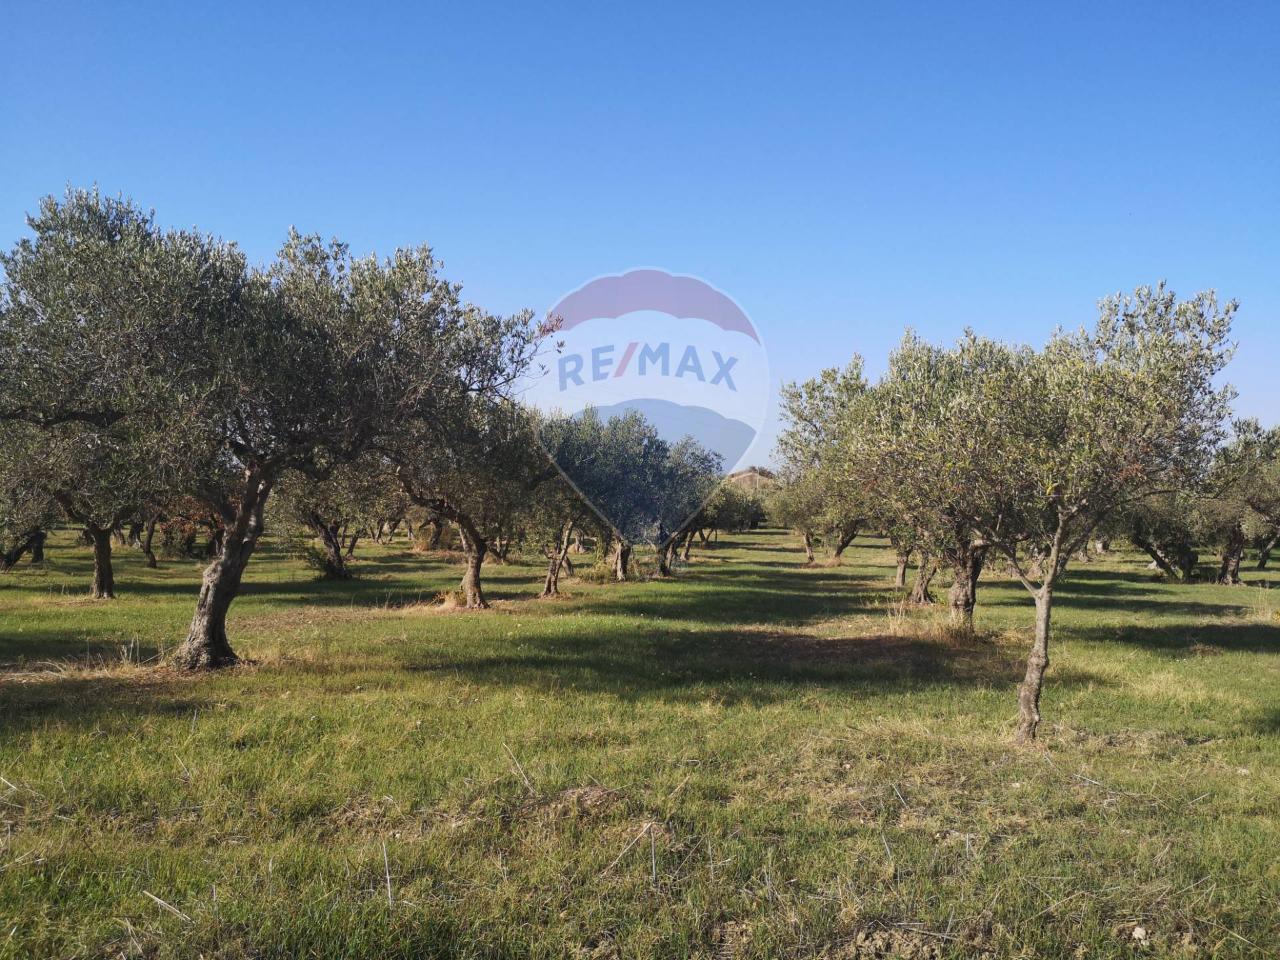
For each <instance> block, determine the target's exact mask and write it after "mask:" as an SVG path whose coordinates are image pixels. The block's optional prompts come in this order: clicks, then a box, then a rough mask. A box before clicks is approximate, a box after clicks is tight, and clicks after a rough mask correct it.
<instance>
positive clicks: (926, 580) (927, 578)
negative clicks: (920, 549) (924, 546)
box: [911, 554, 938, 607]
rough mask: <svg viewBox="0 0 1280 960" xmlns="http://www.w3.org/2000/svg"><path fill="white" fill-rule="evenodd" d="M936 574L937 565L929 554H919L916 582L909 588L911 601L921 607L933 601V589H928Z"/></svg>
mask: <svg viewBox="0 0 1280 960" xmlns="http://www.w3.org/2000/svg"><path fill="white" fill-rule="evenodd" d="M937 574H938V565H937V564H936V563H934V562H933V559H932V558H931V557H929V556H926V555H924V554H921V556H920V566H918V567H917V568H916V582H915V584H914V586H912V588H911V602H912V603H914V604H918V605H920V606H922V607H924V606H929V605H930V604H932V603H933V602H934V600H933V591H931V590H930V589H929V587H930V585H931V584H932V583H933V578H934V577H935V576H937Z"/></svg>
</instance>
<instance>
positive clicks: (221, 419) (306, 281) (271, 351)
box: [174, 233, 534, 668]
mask: <svg viewBox="0 0 1280 960" xmlns="http://www.w3.org/2000/svg"><path fill="white" fill-rule="evenodd" d="M459 294H460V288H459V287H458V285H457V284H454V283H450V282H449V281H447V280H445V279H444V278H443V277H442V276H441V275H440V273H439V269H438V264H437V262H436V261H435V259H434V258H433V257H432V255H431V251H430V250H429V249H427V248H425V247H420V248H416V249H408V250H398V251H396V253H395V254H394V255H392V256H391V257H389V258H387V259H385V260H384V259H379V258H377V257H374V256H369V257H364V258H354V257H352V255H351V254H350V251H349V249H348V248H347V247H346V246H345V245H344V244H341V243H338V242H336V241H335V242H332V243H328V244H326V243H324V242H323V241H322V240H320V239H319V238H318V237H304V236H300V235H298V234H297V233H291V234H290V236H289V239H288V241H287V242H286V243H285V244H284V246H283V248H282V249H281V251H280V253H279V254H278V256H277V258H276V260H275V262H274V263H273V264H272V265H271V266H270V268H269V269H267V270H265V271H261V272H255V273H252V274H250V275H249V276H247V277H246V278H245V281H244V283H243V289H242V291H241V292H240V295H239V296H238V297H237V298H236V301H235V304H234V309H231V310H227V311H224V312H222V313H219V314H218V315H217V317H216V320H217V321H218V322H215V323H209V324H207V325H206V326H205V327H204V329H203V330H202V337H201V339H200V341H199V342H198V343H197V344H196V345H195V346H194V348H195V349H198V350H201V351H203V352H205V353H207V355H208V356H210V357H211V358H213V362H214V364H215V367H216V369H217V371H218V378H217V380H218V384H219V387H220V392H219V394H218V396H217V401H218V417H217V419H216V421H215V422H216V423H217V424H218V426H219V457H220V458H221V460H222V461H223V462H224V463H226V464H229V465H230V467H231V468H233V469H234V470H235V472H236V474H237V476H238V478H239V479H238V482H237V484H236V486H235V488H234V489H233V490H231V491H227V490H226V488H225V487H224V486H223V485H221V484H219V485H218V488H217V489H216V490H211V491H207V495H208V502H210V504H211V505H212V506H213V507H214V508H215V509H216V510H217V512H218V514H219V515H220V516H221V518H222V520H223V523H224V526H225V533H224V534H223V536H222V539H221V547H220V550H219V551H218V554H217V556H216V557H215V558H214V559H213V562H212V563H211V564H210V565H209V567H208V568H207V569H206V570H205V574H204V578H203V582H202V585H201V590H200V596H199V599H198V601H197V605H196V612H195V615H194V617H193V618H192V623H191V628H190V631H189V633H188V636H187V639H186V641H185V642H184V643H183V645H182V647H181V648H180V649H179V650H178V652H177V654H176V655H175V658H174V659H175V661H176V662H177V663H178V664H180V665H182V666H185V667H189V668H201V667H216V666H222V665H225V664H229V663H233V662H234V661H235V659H236V655H235V653H234V651H233V650H232V648H231V645H230V643H229V642H228V640H227V635H226V616H227V611H228V609H229V607H230V605H231V602H232V600H234V598H235V596H236V594H237V592H238V590H239V586H240V581H241V578H242V576H243V574H244V570H245V567H246V565H247V564H248V562H249V559H250V557H251V556H252V555H253V552H254V549H255V547H256V546H257V543H258V541H259V538H260V537H261V535H262V531H263V525H264V508H265V506H266V503H267V499H268V497H269V496H270V494H271V491H272V490H273V489H274V487H275V486H276V484H277V483H278V481H279V480H280V479H281V477H283V476H284V475H286V474H288V473H292V472H297V473H301V474H304V475H305V476H308V477H311V478H313V479H323V478H324V477H326V476H328V475H330V474H331V472H332V471H333V470H335V469H337V468H338V467H339V466H340V465H342V464H344V463H350V462H352V461H353V460H355V459H356V458H357V457H359V456H360V455H361V454H362V453H363V452H365V451H366V450H371V449H378V448H379V445H384V446H393V445H395V444H398V443H399V438H400V437H401V436H402V435H404V434H406V433H409V434H412V435H413V436H415V437H419V438H421V437H428V436H429V437H431V438H432V439H433V440H434V441H435V442H437V443H443V442H444V441H446V440H447V439H449V436H448V430H449V429H450V428H451V427H456V426H457V424H458V417H457V415H456V413H455V408H456V407H457V406H458V405H459V404H460V403H462V402H463V400H464V399H466V398H468V397H475V396H487V395H489V394H492V393H495V392H498V391H501V390H502V389H504V388H505V386H506V385H508V384H509V383H510V377H511V363H510V361H509V356H508V354H509V353H511V352H512V351H515V352H517V353H520V352H522V351H524V352H527V346H528V344H529V343H530V342H531V341H532V340H533V339H534V331H533V330H532V328H530V325H529V323H528V317H527V315H520V316H518V317H514V318H509V319H506V320H503V319H502V318H495V317H492V316H490V315H488V314H485V313H483V311H480V310H478V309H477V308H475V307H473V306H471V305H469V304H465V303H463V302H462V301H461V299H460V296H459Z"/></svg>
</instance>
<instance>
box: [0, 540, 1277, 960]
mask: <svg viewBox="0 0 1280 960" xmlns="http://www.w3.org/2000/svg"><path fill="white" fill-rule="evenodd" d="M860 543H862V545H861V546H859V547H857V548H856V549H854V550H852V551H851V553H852V556H851V557H850V558H849V559H848V561H847V562H846V564H845V565H844V566H842V567H839V568H828V567H821V566H819V567H813V568H805V567H803V566H801V565H800V560H801V556H800V553H799V550H798V549H797V544H796V543H795V542H794V540H793V539H792V538H791V537H789V536H788V535H786V534H784V533H782V532H781V531H762V532H760V533H756V534H752V535H749V536H744V537H736V538H730V540H728V541H726V542H723V543H722V544H720V545H718V546H717V547H716V548H715V549H712V550H706V551H702V552H701V553H700V555H698V556H697V558H696V560H695V562H694V563H693V564H692V565H691V567H689V568H688V570H687V571H685V572H684V574H683V575H682V576H681V577H680V578H679V579H677V580H674V581H669V582H645V583H633V584H627V585H595V584H585V583H580V582H577V581H572V580H570V581H567V583H566V584H565V586H566V588H567V590H568V591H569V592H570V593H571V594H572V596H570V597H569V598H567V599H564V600H561V601H556V602H546V601H537V600H534V599H531V598H532V597H533V595H534V594H535V593H536V591H537V587H538V582H539V579H540V570H539V569H538V568H537V567H536V566H532V565H530V566H523V565H518V564H513V565H510V566H506V567H493V568H492V569H490V570H489V578H488V579H489V584H488V589H489V592H490V595H491V598H493V599H496V600H497V601H499V603H498V604H497V608H496V609H494V610H492V611H489V612H483V613H475V614H468V613H457V612H453V613H447V612H440V611H438V610H435V609H432V608H430V607H429V606H428V605H427V601H429V600H430V599H431V598H432V597H434V596H435V595H436V594H437V593H439V592H440V591H443V590H446V589H450V588H453V587H454V586H456V580H457V578H458V575H459V570H458V568H457V567H456V566H452V565H449V564H448V563H446V562H444V561H443V560H441V559H432V558H430V557H426V558H424V557H421V556H415V555H411V554H408V553H405V552H401V551H400V550H396V549H385V548H380V547H377V546H376V545H373V544H367V545H365V547H364V549H363V559H362V561H361V562H360V563H359V564H358V567H357V569H358V573H359V579H357V580H355V581H352V582H349V583H323V582H317V581H315V580H314V579H312V575H311V574H310V573H309V572H307V571H305V570H304V569H303V568H302V567H301V565H300V564H298V563H296V562H295V561H292V560H290V559H288V558H286V557H284V556H281V555H273V554H272V552H271V551H270V550H269V549H268V550H267V551H266V552H264V554H263V555H261V556H259V557H258V558H256V559H255V560H254V562H253V563H252V564H251V566H250V570H249V573H248V576H247V582H246V588H245V592H244V594H243V596H242V597H241V598H240V599H239V600H238V601H237V602H236V605H235V607H234V608H233V610H232V617H231V630H232V635H233V643H234V644H235V645H236V647H237V649H238V650H239V651H240V653H241V654H242V655H245V656H248V657H250V658H252V659H253V660H254V661H255V663H254V664H253V665H251V666H246V667H242V668H238V669H236V670H233V671H228V672H225V673H222V674H219V675H214V676H181V675H177V674H174V673H172V672H169V671H167V670H164V669H159V668H156V667H155V666H152V665H147V664H143V665H139V664H137V663H136V661H137V660H146V659H148V658H151V657H154V656H156V655H157V654H158V653H160V652H162V651H163V649H165V648H166V647H170V646H172V645H173V644H175V643H176V642H177V641H178V640H180V639H181V637H182V636H183V633H184V627H185V625H186V622H187V620H188V619H189V617H190V613H191V608H192V605H193V603H194V591H195V585H196V583H197V581H198V576H199V568H198V566H197V565H195V564H191V563H186V562H176V561H170V562H165V563H163V564H162V568H161V569H160V570H157V571H149V570H147V569H145V567H144V566H143V565H142V564H141V563H140V562H139V559H138V558H137V556H136V554H135V553H134V552H133V551H120V553H121V556H120V557H119V563H118V568H117V580H118V586H119V593H120V599H118V600H116V601H114V602H107V603H95V602H92V601H89V600H87V599H85V598H84V591H85V589H86V588H87V583H88V562H89V556H88V551H87V550H85V549H83V548H78V547H74V546H72V545H71V543H70V539H69V537H67V536H65V535H64V536H61V537H60V538H59V539H57V540H56V541H55V542H54V543H53V545H52V547H51V550H50V561H51V562H50V563H49V564H48V565H47V567H46V568H45V569H43V570H36V569H31V568H29V567H23V568H20V569H19V570H17V571H15V572H14V573H11V574H9V575H7V576H6V577H4V578H3V580H0V664H3V666H0V776H2V777H3V778H4V779H3V781H0V958H5V960H8V958H14V960H17V958H24V960H25V958H32V957H35V958H43V957H99V956H110V957H116V956H125V957H129V956H139V957H196V956H202V957H227V958H235V957H262V958H268V957H270V958H276V957H279V958H286V957H287V958H294V957H316V958H320V957H325V958H328V957H349V958H372V957H405V958H419V957H436V956H440V957H583V958H586V957H595V958H605V957H673V958H676V957H679V958H683V957H716V958H726V960H727V958H739V957H744V958H745V957H761V958H764V957H769V958H773V957H797V958H801V957H814V958H817V957H826V958H833V960H834V958H855V957H879V956H909V957H934V956H938V957H951V956H954V957H975V956H991V957H1013V956H1025V957H1084V956H1088V957H1111V956H1139V955H1141V956H1185V957H1198V956H1223V957H1248V956H1275V955H1277V954H1280V926H1278V924H1280V920H1278V918H1280V862H1278V860H1277V852H1278V851H1280V819H1278V811H1280V799H1278V798H1280V658H1278V656H1277V655H1278V654H1280V618H1277V614H1276V610H1277V608H1280V603H1269V602H1268V598H1269V597H1270V596H1277V597H1280V594H1274V593H1266V592H1264V591H1262V590H1259V589H1256V588H1223V587H1215V586H1208V585H1195V586H1177V585H1169V584H1164V583H1160V582H1157V581H1155V580H1153V579H1152V576H1151V574H1150V572H1149V571H1147V570H1146V569H1145V567H1144V565H1143V564H1142V563H1140V562H1139V561H1138V560H1137V559H1136V558H1132V557H1130V558H1117V559H1115V560H1111V561H1107V562H1094V563H1091V564H1083V565H1080V566H1078V567H1077V568H1076V570H1075V572H1074V574H1073V575H1072V576H1071V578H1070V582H1069V584H1068V585H1067V587H1066V588H1065V589H1063V590H1062V591H1061V593H1060V601H1059V612H1058V614H1057V617H1056V624H1057V627H1058V634H1057V643H1056V645H1055V647H1054V649H1053V651H1052V659H1053V662H1052V665H1051V667H1050V671H1049V676H1048V681H1047V689H1046V694H1045V702H1044V713H1045V717H1046V724H1045V727H1044V728H1043V731H1042V733H1043V738H1042V741H1041V743H1040V744H1039V745H1038V746H1037V747H1034V748H1029V749H1022V748H1017V747H1015V746H1013V745H1012V744H1011V742H1010V740H1009V733H1010V729H1011V724H1012V720H1013V714H1014V684H1015V683H1016V681H1017V679H1018V677H1019V676H1020V673H1021V659H1022V657H1023V655H1024V650H1025V646H1026V642H1027V634H1028V627H1029V624H1030V619H1031V609H1030V604H1029V601H1028V599H1027V597H1026V595H1025V593H1024V592H1023V591H1022V589H1021V588H1020V587H1015V586H1013V585H1012V584H1011V583H1009V582H1007V581H1002V580H1000V579H999V575H998V573H993V575H992V577H991V579H990V580H984V582H983V588H982V591H981V593H980V598H979V608H978V627H979V631H980V636H979V637H978V638H976V639H972V640H957V639H954V638H948V637H947V635H946V632H945V631H943V630H939V629H936V627H935V624H934V621H933V615H931V614H928V613H926V614H922V615H919V616H913V617H911V618H909V619H908V620H906V621H903V620H902V619H901V618H897V617H895V616H893V615H892V601H893V599H894V595H893V593H892V591H891V590H889V589H888V579H887V578H888V575H889V573H890V562H889V561H890V557H889V552H888V550H887V549H886V548H885V547H884V545H883V544H880V543H878V542H876V541H860ZM1250 576H1251V577H1255V578H1258V577H1261V579H1263V580H1265V576H1266V575H1258V574H1252V573H1251V574H1250ZM1272 582H1273V583H1276V582H1277V578H1275V577H1272ZM1277 585H1280V584H1277ZM384 858H385V859H384ZM1135 927H1141V928H1143V929H1144V930H1145V931H1146V939H1145V941H1144V940H1142V939H1135V937H1134V930H1135Z"/></svg>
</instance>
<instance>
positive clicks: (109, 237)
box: [0, 190, 243, 597]
mask: <svg viewBox="0 0 1280 960" xmlns="http://www.w3.org/2000/svg"><path fill="white" fill-rule="evenodd" d="M27 223H28V226H29V228H30V230H31V233H32V236H30V237H27V238H24V239H22V240H20V241H19V242H18V243H17V244H16V245H15V246H14V247H13V248H12V249H11V250H9V251H7V252H5V253H3V254H0V267H3V270H4V284H3V288H2V293H0V423H4V424H6V425H7V429H8V430H9V431H10V433H11V434H12V431H15V430H25V431H26V433H27V441H26V442H23V443H14V442H11V443H10V444H9V446H10V450H9V453H8V459H9V460H10V467H11V469H9V470H7V471H6V473H7V476H8V477H10V478H19V477H20V478H23V479H24V482H25V484H26V487H25V491H26V493H25V495H26V496H27V497H28V498H29V499H32V500H33V501H41V502H43V501H44V500H48V499H52V500H53V501H54V502H56V503H57V504H59V505H60V507H61V509H62V511H63V512H64V513H65V515H66V516H68V517H69V518H71V519H72V520H74V521H76V522H77V523H80V524H82V525H83V526H84V527H85V530H86V533H87V534H88V536H89V539H90V541H91V542H92V544H93V546H94V560H95V563H94V584H93V594H94V596H97V597H110V596H112V595H113V592H114V578H113V576H112V571H111V532H112V530H113V529H114V528H115V527H116V526H117V525H118V524H120V523H121V522H122V521H124V520H125V519H127V518H129V517H130V516H132V515H133V514H135V513H136V512H137V511H138V510H139V509H140V508H141V506H142V505H143V504H144V503H146V502H148V501H149V500H153V499H156V498H157V497H160V496H163V495H165V494H166V493H167V492H168V491H170V490H172V489H173V488H174V487H175V485H177V484H179V483H180V482H181V479H180V478H182V477H184V476H185V473H186V471H187V470H188V468H190V467H192V465H193V464H194V463H195V462H196V461H198V459H199V454H198V453H197V452H196V451H197V450H199V449H201V448H202V446H203V443H204V441H205V439H206V438H205V436H204V430H203V427H204V422H205V421H204V419H203V416H202V412H205V411H206V409H207V408H205V407H204V406H203V405H204V404H205V402H206V401H207V400H208V397H209V394H210V393H211V391H212V389H213V385H212V383H211V381H210V379H209V377H208V366H209V364H208V359H207V357H205V356H202V355H199V354H197V353H194V352H192V350H191V349H190V347H191V344H192V343H193V342H194V341H195V339H196V338H197V337H198V335H199V332H200V330H201V328H202V326H203V325H204V323H205V322H206V321H207V320H208V319H209V318H210V317H211V316H212V315H213V314H214V313H216V312H217V311H218V310H219V309H220V306H221V305H222V304H224V303H225V302H226V301H227V299H228V297H229V295H230V292H231V290H233V289H234V288H235V286H236V284H237V278H238V276H239V274H240V273H241V272H242V271H243V259H242V258H241V257H240V256H239V254H238V253H237V252H236V251H235V250H234V249H232V248H230V247H227V246H226V245H225V244H221V243H219V242H217V241H214V240H211V239H210V238H207V237H202V236H199V235H197V234H194V233H188V232H182V231H162V230H161V229H159V228H158V227H157V226H156V224H155V220H154V216H153V215H152V214H150V213H147V212H144V211H142V210H141V209H139V208H138V207H136V206H135V205H133V204H132V203H130V202H129V201H126V200H122V199H113V198H110V197H103V196H102V195H101V194H100V193H99V192H98V191H96V190H91V191H90V190H69V191H68V192H67V194H66V196H65V197H64V198H62V199H61V200H58V199H55V198H53V197H47V198H45V199H44V200H43V201H41V203H40V207H39V211H38V213H37V214H35V215H33V216H31V217H29V218H28V221H27ZM32 430H34V431H36V432H37V433H36V435H35V436H32V435H31V431H32ZM10 440H11V441H12V440H13V437H12V436H11V437H10ZM20 451H25V453H20ZM17 456H28V457H33V458H35V459H36V460H37V461H38V467H35V466H31V465H28V466H27V467H26V468H23V467H21V465H18V464H15V463H13V462H12V461H13V458H14V457H17Z"/></svg>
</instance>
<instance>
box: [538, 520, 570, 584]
mask: <svg viewBox="0 0 1280 960" xmlns="http://www.w3.org/2000/svg"><path fill="white" fill-rule="evenodd" d="M572 543H573V523H572V522H569V523H566V524H565V525H564V526H563V527H561V529H560V536H559V538H558V540H557V542H556V544H555V545H554V546H553V547H552V548H551V549H550V550H548V551H547V578H546V580H544V581H543V584H542V594H541V596H543V597H558V596H559V595H560V571H561V570H563V569H564V567H565V566H566V565H567V564H568V563H569V547H570V546H571V545H572Z"/></svg>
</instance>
